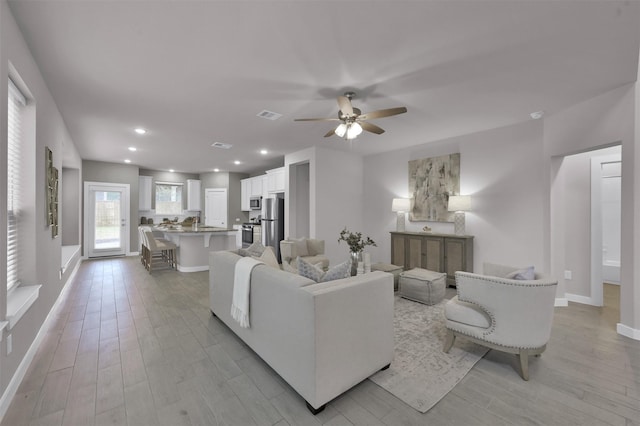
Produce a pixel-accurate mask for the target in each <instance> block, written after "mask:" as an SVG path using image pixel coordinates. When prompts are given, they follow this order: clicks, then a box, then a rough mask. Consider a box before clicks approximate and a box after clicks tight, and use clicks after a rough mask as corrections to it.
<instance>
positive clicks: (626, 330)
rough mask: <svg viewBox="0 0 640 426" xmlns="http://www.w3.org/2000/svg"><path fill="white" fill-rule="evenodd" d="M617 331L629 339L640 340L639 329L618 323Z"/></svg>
mask: <svg viewBox="0 0 640 426" xmlns="http://www.w3.org/2000/svg"><path fill="white" fill-rule="evenodd" d="M616 331H617V332H618V334H620V335H622V336H625V337H628V338H629V339H633V340H640V330H638V329H637V328H631V327H629V326H627V325H624V324H621V323H618V324H617V325H616Z"/></svg>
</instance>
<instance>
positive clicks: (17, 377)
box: [0, 259, 82, 422]
mask: <svg viewBox="0 0 640 426" xmlns="http://www.w3.org/2000/svg"><path fill="white" fill-rule="evenodd" d="M81 263H82V261H81V260H80V259H79V260H78V262H76V266H75V267H74V268H73V271H72V272H71V274H69V279H68V280H67V282H66V283H65V284H64V288H63V289H62V291H60V294H59V295H58V298H57V299H56V301H55V303H54V304H53V306H52V307H51V310H50V311H49V314H48V315H47V317H46V318H45V320H44V322H43V323H42V326H41V327H40V330H39V331H38V334H36V337H35V339H33V342H32V343H31V346H29V349H28V350H27V353H26V354H25V355H24V357H23V358H22V361H20V365H18V368H17V369H16V372H15V373H14V374H13V377H12V378H11V381H10V382H9V385H8V386H7V388H6V389H5V391H4V393H3V394H2V397H1V398H0V422H1V421H2V419H3V418H4V415H5V414H7V410H8V409H9V405H11V401H12V400H13V397H14V396H15V395H16V393H17V392H18V388H19V387H20V384H21V383H22V379H24V376H25V375H26V374H27V370H28V369H29V366H30V365H31V362H32V361H33V358H34V357H35V356H36V353H37V352H38V348H40V344H41V343H42V340H43V339H44V336H45V335H46V334H47V332H48V331H49V323H50V322H51V321H53V319H52V318H53V317H52V314H53V313H54V312H56V310H57V308H58V305H59V304H60V303H61V302H62V300H64V299H65V296H66V293H67V291H68V289H69V287H70V286H69V284H70V283H71V282H72V281H73V279H74V278H75V276H76V273H77V272H78V269H79V268H80V264H81Z"/></svg>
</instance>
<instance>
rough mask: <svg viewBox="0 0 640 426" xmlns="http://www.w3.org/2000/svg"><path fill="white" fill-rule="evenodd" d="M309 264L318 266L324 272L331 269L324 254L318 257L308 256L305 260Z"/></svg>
mask: <svg viewBox="0 0 640 426" xmlns="http://www.w3.org/2000/svg"><path fill="white" fill-rule="evenodd" d="M304 260H306V261H307V262H309V263H311V264H312V265H316V266H318V267H319V268H320V269H322V270H325V271H326V270H327V268H329V258H327V257H326V256H325V255H324V254H319V255H317V256H307V257H305V258H304Z"/></svg>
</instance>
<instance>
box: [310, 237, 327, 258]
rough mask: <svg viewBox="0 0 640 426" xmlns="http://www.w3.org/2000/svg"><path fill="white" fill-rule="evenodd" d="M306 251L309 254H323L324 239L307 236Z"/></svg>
mask: <svg viewBox="0 0 640 426" xmlns="http://www.w3.org/2000/svg"><path fill="white" fill-rule="evenodd" d="M307 252H308V255H309V256H317V255H319V254H324V240H316V239H313V238H309V239H308V240H307Z"/></svg>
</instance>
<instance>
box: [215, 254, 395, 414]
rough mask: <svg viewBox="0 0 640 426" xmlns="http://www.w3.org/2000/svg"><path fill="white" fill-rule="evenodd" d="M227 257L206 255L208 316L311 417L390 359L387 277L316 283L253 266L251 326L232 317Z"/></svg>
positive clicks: (232, 258) (233, 257) (231, 259)
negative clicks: (252, 355)
mask: <svg viewBox="0 0 640 426" xmlns="http://www.w3.org/2000/svg"><path fill="white" fill-rule="evenodd" d="M240 259H241V257H240V256H239V255H237V254H236V253H233V252H227V251H219V252H212V253H211V254H210V272H209V290H210V291H209V302H210V308H211V312H212V313H213V314H214V315H215V316H217V317H218V318H219V319H220V320H222V321H223V322H224V323H225V324H226V325H227V326H228V327H229V328H230V329H231V330H232V331H233V332H234V333H235V334H236V335H238V337H240V338H241V339H242V340H243V341H244V342H245V343H246V344H247V345H248V346H249V347H250V348H251V349H253V350H254V351H255V352H256V353H257V354H258V355H259V356H260V357H261V358H262V359H263V360H264V361H265V362H266V363H267V364H269V365H270V366H271V367H272V368H273V369H274V370H275V371H276V372H277V373H278V374H279V375H280V376H281V377H282V378H283V379H284V380H285V381H286V382H287V383H289V384H290V385H291V386H292V387H293V388H294V389H295V390H296V392H298V393H299V394H300V395H301V396H302V398H304V399H305V401H306V403H307V407H308V408H309V409H310V410H311V412H312V413H314V414H317V413H318V412H320V411H321V410H322V409H324V407H325V405H326V403H327V402H329V401H331V400H332V399H334V398H335V397H337V396H338V395H340V394H342V393H343V392H345V391H347V390H348V389H350V388H351V387H353V386H354V385H356V384H358V383H360V382H361V381H362V380H364V379H366V378H367V377H369V376H370V375H372V374H373V373H375V372H377V371H378V370H380V369H383V368H386V367H388V366H389V364H390V363H391V360H392V359H393V352H394V337H393V334H394V333H393V275H391V274H387V273H385V272H372V273H369V274H365V275H361V276H356V277H350V278H344V279H340V280H335V281H329V282H325V283H315V282H314V281H312V280H310V279H307V278H304V277H302V276H300V275H296V274H292V273H290V272H285V271H282V270H278V269H275V268H273V267H271V266H267V265H258V266H256V267H255V268H254V269H253V273H252V275H251V293H250V301H249V303H250V323H251V326H250V328H241V327H240V326H239V324H238V323H237V322H236V321H235V320H233V319H232V317H231V314H230V310H231V300H232V295H233V282H234V275H235V265H236V262H238V260H240Z"/></svg>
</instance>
